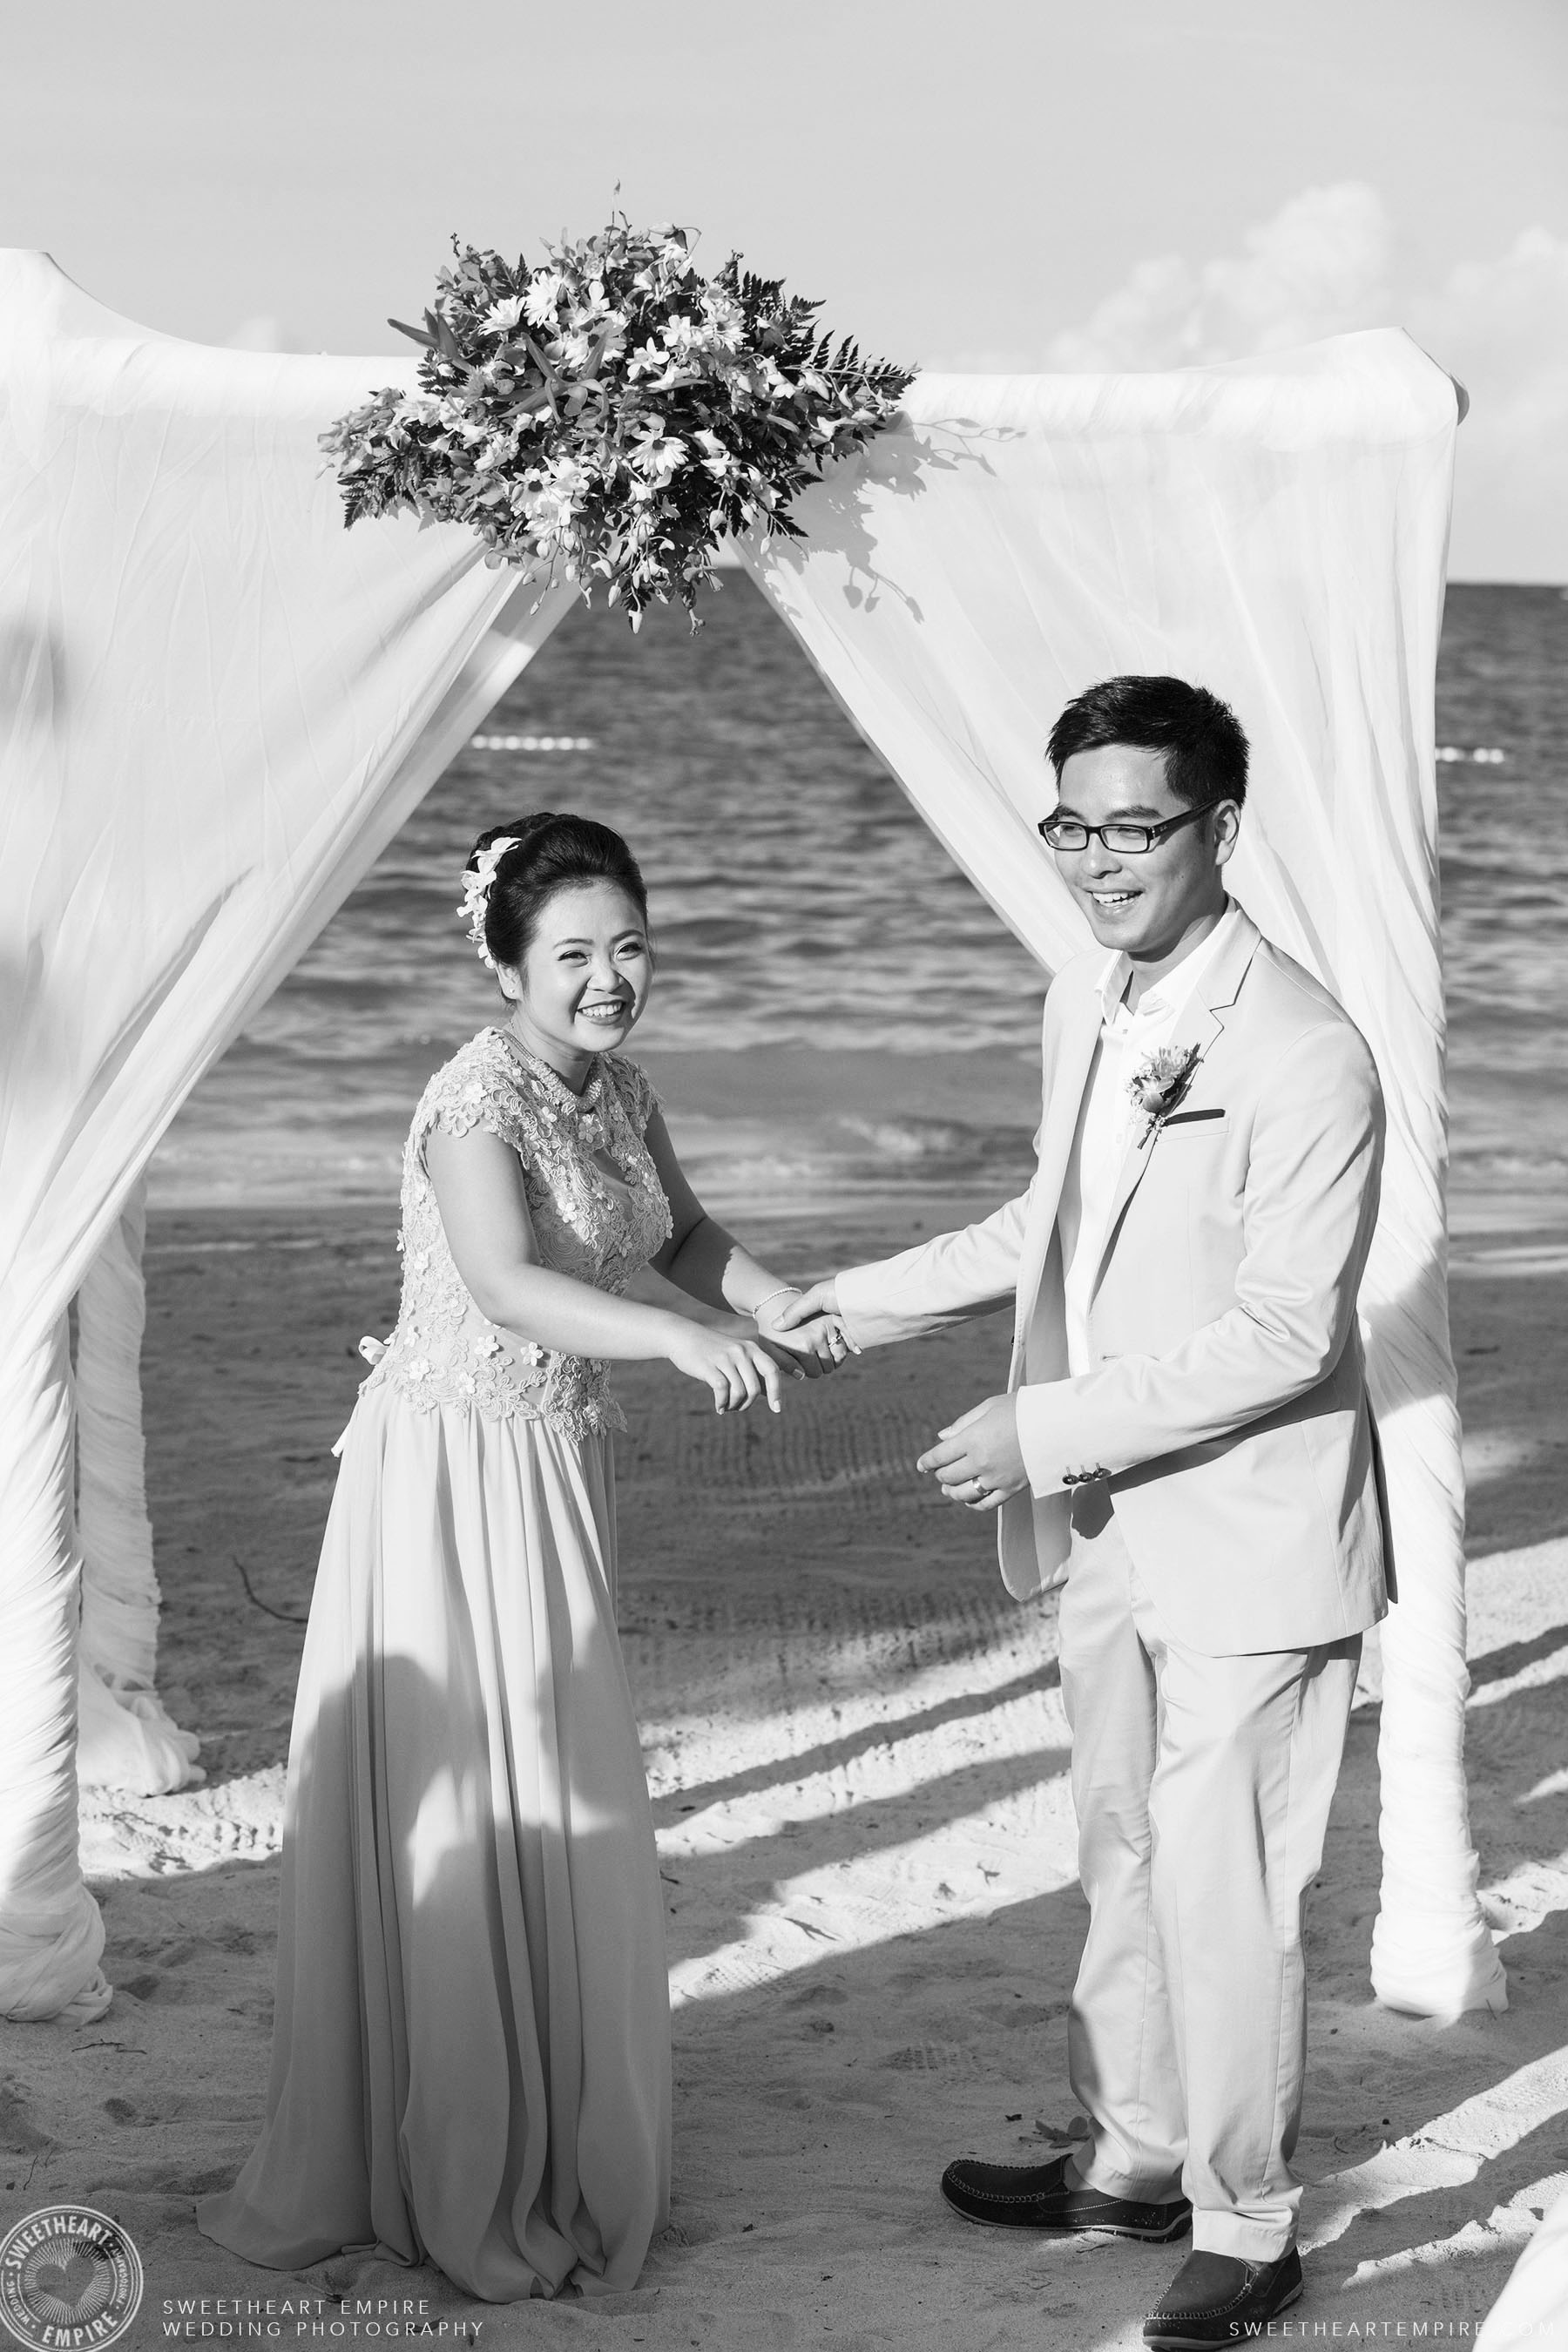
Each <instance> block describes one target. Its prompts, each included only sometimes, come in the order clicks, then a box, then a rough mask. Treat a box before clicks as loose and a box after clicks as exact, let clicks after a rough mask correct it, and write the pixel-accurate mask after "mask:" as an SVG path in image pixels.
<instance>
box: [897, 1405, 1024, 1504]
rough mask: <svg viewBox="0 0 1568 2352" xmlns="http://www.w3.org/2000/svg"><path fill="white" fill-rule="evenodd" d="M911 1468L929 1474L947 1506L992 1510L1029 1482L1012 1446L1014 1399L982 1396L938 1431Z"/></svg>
mask: <svg viewBox="0 0 1568 2352" xmlns="http://www.w3.org/2000/svg"><path fill="white" fill-rule="evenodd" d="M915 1468H916V1469H917V1470H934V1471H935V1472H936V1475H937V1476H938V1478H939V1479H940V1480H941V1482H942V1493H943V1494H944V1495H945V1496H947V1498H948V1501H949V1502H950V1503H963V1505H964V1506H965V1507H966V1508H968V1509H969V1510H972V1511H994V1510H996V1509H998V1508H999V1507H1001V1505H1002V1504H1004V1503H1005V1501H1006V1499H1007V1497H1008V1496H1009V1495H1018V1494H1021V1493H1022V1492H1023V1490H1024V1488H1025V1487H1026V1486H1027V1485H1028V1483H1029V1474H1028V1472H1027V1471H1026V1469H1025V1467H1024V1456H1023V1453H1022V1450H1021V1449H1020V1447H1019V1444H1018V1405H1017V1400H1016V1397H1010V1396H995V1397H987V1398H986V1400H985V1402H984V1404H977V1405H976V1406H975V1407H974V1408H973V1411H972V1412H966V1413H963V1414H962V1415H961V1416H960V1418H959V1419H958V1420H957V1421H954V1422H950V1423H948V1426H947V1427H946V1428H945V1429H944V1430H942V1431H940V1432H939V1433H938V1442H937V1444H935V1445H933V1446H931V1449H930V1450H929V1452H927V1453H925V1454H921V1458H920V1460H919V1461H918V1462H917V1463H916V1464H915Z"/></svg>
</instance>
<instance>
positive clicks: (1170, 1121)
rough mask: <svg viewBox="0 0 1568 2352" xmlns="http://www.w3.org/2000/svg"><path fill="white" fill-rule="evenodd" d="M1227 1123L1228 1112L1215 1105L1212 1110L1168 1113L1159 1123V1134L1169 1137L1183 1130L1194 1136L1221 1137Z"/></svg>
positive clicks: (1220, 1105)
mask: <svg viewBox="0 0 1568 2352" xmlns="http://www.w3.org/2000/svg"><path fill="white" fill-rule="evenodd" d="M1228 1123H1229V1114H1228V1112H1227V1111H1226V1109H1225V1108H1224V1106H1223V1104H1216V1105H1215V1108H1214V1109H1213V1110H1173V1111H1168V1112H1167V1113H1166V1115H1165V1117H1164V1118H1163V1119H1162V1120H1161V1122H1160V1132H1161V1134H1162V1135H1171V1134H1175V1133H1179V1132H1180V1131H1182V1130H1183V1129H1186V1130H1187V1131H1188V1132H1189V1133H1192V1134H1196V1135H1223V1134H1224V1133H1225V1130H1226V1126H1227V1125H1228Z"/></svg>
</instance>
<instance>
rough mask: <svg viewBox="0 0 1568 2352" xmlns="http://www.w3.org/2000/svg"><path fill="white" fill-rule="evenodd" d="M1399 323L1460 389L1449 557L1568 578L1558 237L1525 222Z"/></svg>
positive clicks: (1566, 405)
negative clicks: (1464, 398)
mask: <svg viewBox="0 0 1568 2352" xmlns="http://www.w3.org/2000/svg"><path fill="white" fill-rule="evenodd" d="M1400 323H1401V324H1402V325H1405V326H1407V327H1408V328H1409V329H1410V331H1411V333H1412V334H1413V335H1414V336H1415V340H1416V341H1417V342H1418V343H1420V344H1421V346H1422V348H1423V349H1424V350H1426V351H1428V352H1431V354H1432V356H1433V358H1434V359H1435V360H1436V361H1437V362H1438V364H1439V365H1440V366H1442V367H1446V368H1447V370H1448V371H1449V373H1451V374H1453V375H1457V376H1458V378H1459V380H1460V382H1461V383H1463V384H1464V385H1465V387H1466V389H1467V390H1468V393H1469V395H1470V413H1469V415H1468V417H1467V418H1466V420H1465V425H1464V428H1463V430H1462V431H1461V433H1460V435H1459V454H1458V467H1457V479H1456V484H1455V493H1454V535H1453V541H1452V545H1451V548H1450V553H1449V569H1450V571H1451V572H1453V575H1454V577H1455V578H1456V579H1460V580H1555V581H1559V582H1561V581H1568V237H1561V236H1553V235H1552V232H1551V231H1550V230H1549V229H1545V228H1539V227H1537V228H1529V229H1526V230H1524V231H1523V233H1522V234H1521V236H1518V237H1516V238H1515V240H1514V242H1513V244H1512V245H1511V246H1510V248H1509V250H1508V251H1507V252H1506V253H1505V254H1504V255H1503V256H1502V257H1501V259H1500V260H1499V261H1496V262H1491V263H1475V262H1467V263H1465V264H1464V265H1463V266H1462V267H1461V268H1457V269H1456V270H1454V271H1453V273H1452V275H1451V276H1450V277H1449V278H1447V282H1446V283H1445V284H1444V285H1442V286H1441V287H1439V288H1438V289H1436V292H1435V293H1432V294H1428V295H1426V296H1417V297H1415V298H1414V299H1412V300H1410V301H1409V302H1408V303H1406V304H1405V306H1404V309H1403V311H1402V314H1401V317H1400Z"/></svg>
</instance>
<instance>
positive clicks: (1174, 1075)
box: [1127, 1045, 1198, 1146]
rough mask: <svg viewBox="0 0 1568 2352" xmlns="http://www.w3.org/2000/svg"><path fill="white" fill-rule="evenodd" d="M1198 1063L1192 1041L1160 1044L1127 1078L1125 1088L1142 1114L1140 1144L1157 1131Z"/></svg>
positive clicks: (1188, 1083)
mask: <svg viewBox="0 0 1568 2352" xmlns="http://www.w3.org/2000/svg"><path fill="white" fill-rule="evenodd" d="M1197 1066H1198V1048H1197V1047H1196V1046H1195V1045H1185V1046H1181V1047H1178V1046H1175V1045H1160V1046H1157V1047H1156V1048H1155V1050H1154V1052H1153V1053H1152V1054H1146V1055H1144V1057H1143V1059H1142V1061H1141V1062H1140V1063H1139V1065H1138V1067H1137V1068H1136V1069H1135V1070H1134V1071H1133V1073H1132V1075H1131V1077H1130V1078H1129V1079H1128V1081H1127V1091H1128V1093H1129V1094H1130V1095H1131V1097H1132V1100H1133V1102H1134V1104H1135V1105H1136V1107H1137V1108H1138V1109H1139V1110H1141V1111H1142V1114H1143V1126H1142V1132H1141V1133H1140V1135H1139V1138H1138V1141H1139V1144H1140V1146H1142V1145H1143V1144H1145V1143H1147V1142H1148V1141H1149V1139H1150V1138H1151V1136H1153V1135H1155V1134H1157V1133H1158V1132H1159V1130H1160V1129H1161V1128H1162V1127H1163V1125H1164V1123H1165V1121H1166V1119H1168V1118H1170V1116H1171V1113H1172V1112H1173V1110H1174V1109H1175V1108H1176V1105H1177V1104H1178V1103H1179V1102H1180V1101H1181V1100H1182V1098H1183V1097H1184V1095H1185V1093H1186V1091H1187V1088H1188V1087H1190V1086H1191V1085H1192V1083H1193V1073H1194V1070H1195V1069H1196V1068H1197Z"/></svg>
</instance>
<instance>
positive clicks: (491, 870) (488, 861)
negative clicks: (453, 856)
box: [458, 833, 521, 971]
mask: <svg viewBox="0 0 1568 2352" xmlns="http://www.w3.org/2000/svg"><path fill="white" fill-rule="evenodd" d="M520 839H521V835H518V834H515V833H508V834H503V835H502V836H501V838H500V841H492V842H491V844H490V845H489V848H488V849H481V850H480V852H479V856H477V857H476V858H475V860H474V862H473V864H472V865H471V866H468V867H467V868H466V870H465V872H464V875H463V903H462V905H461V906H460V907H459V908H458V914H459V915H465V916H467V918H468V937H469V939H470V940H472V941H473V943H474V946H475V947H476V948H477V949H478V950H479V961H480V962H481V963H483V964H488V965H489V969H490V970H491V971H494V970H495V968H496V960H495V958H494V956H493V955H491V953H490V951H489V946H488V945H487V943H486V940H485V912H486V909H487V908H489V903H490V886H491V884H492V883H493V882H494V880H495V878H496V867H497V866H499V865H500V862H501V859H502V858H503V857H504V856H506V854H507V851H508V850H509V849H515V848H516V847H517V845H518V842H519V840H520Z"/></svg>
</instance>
